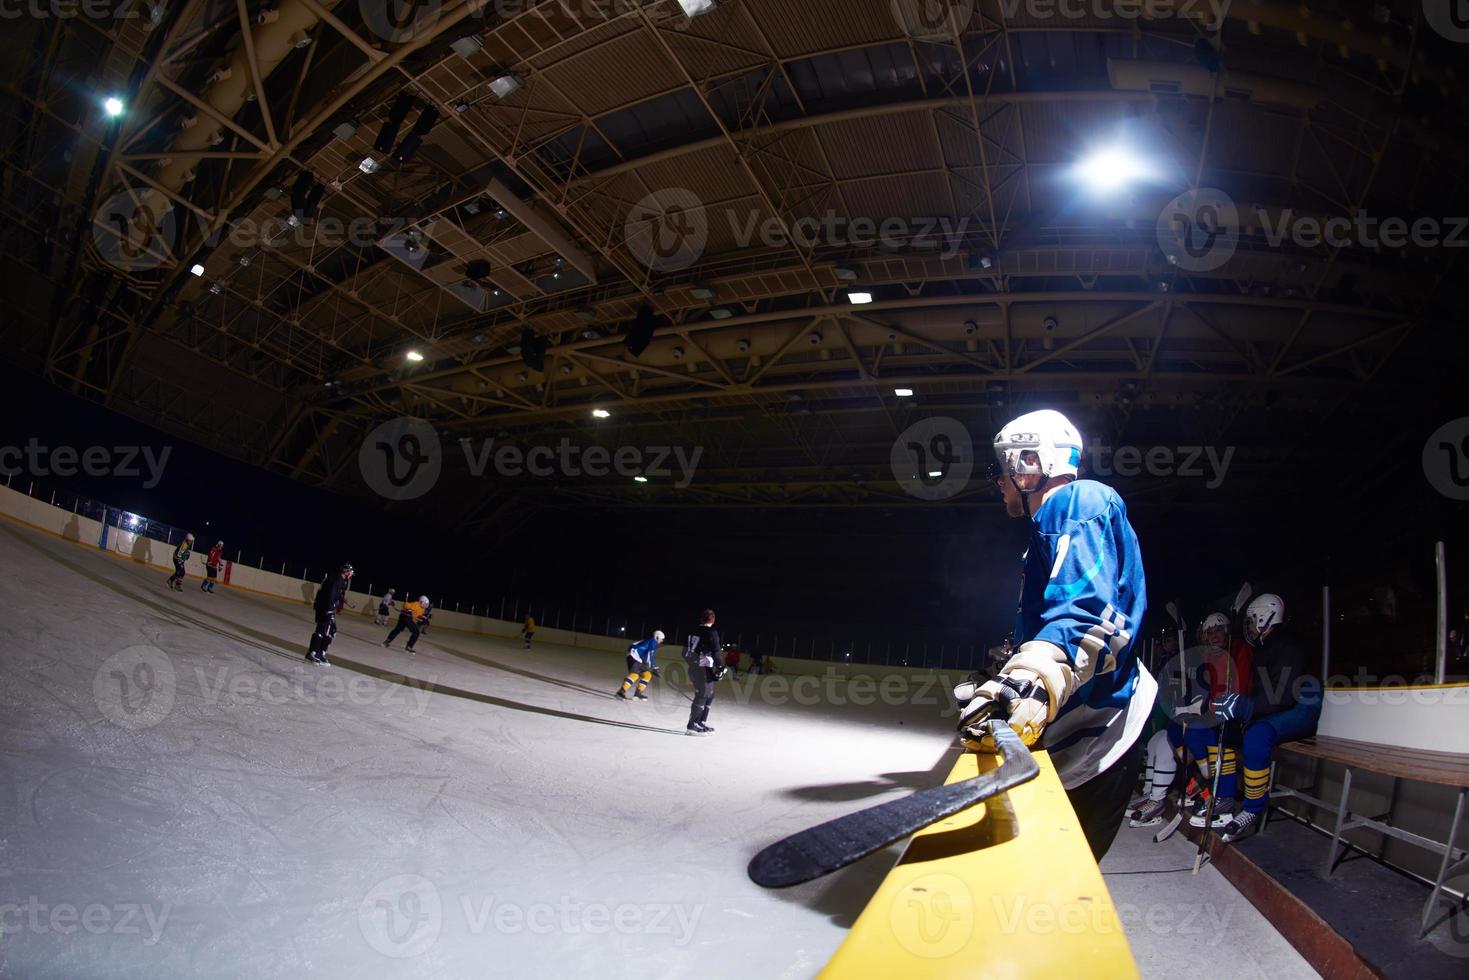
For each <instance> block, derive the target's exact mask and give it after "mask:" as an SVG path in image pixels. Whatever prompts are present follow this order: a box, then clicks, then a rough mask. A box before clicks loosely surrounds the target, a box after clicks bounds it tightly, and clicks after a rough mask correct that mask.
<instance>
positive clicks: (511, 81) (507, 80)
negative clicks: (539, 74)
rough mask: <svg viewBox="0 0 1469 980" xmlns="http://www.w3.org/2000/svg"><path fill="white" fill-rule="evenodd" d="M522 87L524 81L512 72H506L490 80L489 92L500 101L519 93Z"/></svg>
mask: <svg viewBox="0 0 1469 980" xmlns="http://www.w3.org/2000/svg"><path fill="white" fill-rule="evenodd" d="M524 87H525V79H523V78H521V77H520V76H519V75H517V74H515V72H513V71H507V72H506V73H505V74H503V75H499V76H497V77H495V78H492V79H490V91H491V92H494V93H495V95H496V96H497V97H499V98H502V99H508V98H510V96H512V95H514V94H515V93H516V92H519V91H520V90H521V89H522V88H524Z"/></svg>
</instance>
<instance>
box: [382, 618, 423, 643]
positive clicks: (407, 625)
mask: <svg viewBox="0 0 1469 980" xmlns="http://www.w3.org/2000/svg"><path fill="white" fill-rule="evenodd" d="M404 630H408V632H409V633H411V634H412V635H411V636H409V637H408V647H407V649H409V650H412V649H413V644H415V643H417V642H418V624H417V623H415V622H414V621H413V616H412V614H410V613H406V612H405V613H399V614H398V625H397V626H394V627H393V632H391V633H389V634H388V638H387V639H386V640H384V641H383V642H385V643H392V642H393V641H394V640H396V639H397V638H398V634H399V633H401V632H403V631H404Z"/></svg>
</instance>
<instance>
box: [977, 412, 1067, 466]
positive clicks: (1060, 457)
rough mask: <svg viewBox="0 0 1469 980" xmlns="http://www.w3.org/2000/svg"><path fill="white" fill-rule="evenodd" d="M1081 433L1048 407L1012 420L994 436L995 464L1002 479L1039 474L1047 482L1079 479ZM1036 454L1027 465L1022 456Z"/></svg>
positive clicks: (1062, 416) (1065, 418)
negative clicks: (1071, 477)
mask: <svg viewBox="0 0 1469 980" xmlns="http://www.w3.org/2000/svg"><path fill="white" fill-rule="evenodd" d="M1081 448H1082V445H1081V433H1080V432H1078V431H1077V429H1076V426H1074V425H1072V424H1071V420H1070V419H1068V418H1067V417H1066V416H1064V415H1062V414H1061V413H1060V412H1057V411H1054V410H1052V409H1049V408H1046V409H1042V410H1041V411H1039V412H1027V413H1026V414H1024V415H1022V416H1020V417H1019V418H1017V419H1012V420H1011V421H1010V422H1009V423H1008V424H1006V426H1005V427H1004V428H1003V429H1001V430H1000V432H999V434H998V435H996V436H995V461H996V462H997V463H999V465H1000V473H1001V475H1002V476H1009V477H1016V476H1019V475H1021V474H1022V473H1039V474H1041V475H1042V476H1044V477H1045V478H1046V479H1048V480H1049V479H1051V478H1053V477H1058V476H1076V475H1077V471H1078V470H1079V469H1080V468H1081ZM1027 452H1033V453H1035V454H1036V457H1037V462H1036V463H1026V462H1024V461H1023V460H1022V458H1021V457H1022V456H1023V454H1025V453H1027Z"/></svg>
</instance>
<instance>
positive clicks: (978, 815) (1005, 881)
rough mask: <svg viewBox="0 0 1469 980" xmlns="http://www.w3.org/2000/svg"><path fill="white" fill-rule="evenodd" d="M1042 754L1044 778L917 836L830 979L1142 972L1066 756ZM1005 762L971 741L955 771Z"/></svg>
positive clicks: (1096, 976)
mask: <svg viewBox="0 0 1469 980" xmlns="http://www.w3.org/2000/svg"><path fill="white" fill-rule="evenodd" d="M1034 755H1035V759H1036V761H1037V762H1038V763H1039V764H1040V769H1041V772H1040V775H1039V776H1037V777H1036V778H1035V779H1033V780H1031V781H1030V782H1028V783H1025V784H1024V785H1022V786H1018V787H1016V788H1015V789H1013V790H1011V791H1009V792H1008V793H1006V794H1004V795H1002V796H999V797H997V798H995V799H993V800H990V801H988V802H987V803H983V804H981V805H979V806H975V807H971V808H970V809H969V810H966V811H964V812H963V813H960V814H957V815H956V816H954V817H951V818H949V819H947V820H943V821H941V822H939V823H937V824H934V825H933V826H932V827H929V828H927V829H926V830H924V831H922V832H920V833H919V834H917V835H915V836H914V838H913V840H912V841H911V842H910V843H909V844H908V847H907V849H906V850H905V851H904V853H903V857H902V859H901V860H900V861H899V862H898V864H897V866H896V867H894V868H893V870H892V871H891V872H890V873H889V874H888V876H887V878H886V879H884V881H883V883H882V886H881V887H880V888H879V889H878V891H877V893H876V894H875V895H873V897H872V901H870V902H869V903H868V904H867V907H866V908H865V909H864V910H863V912H862V914H861V916H860V917H859V918H858V920H857V922H856V923H855V924H854V925H853V927H852V931H851V934H850V935H849V936H848V937H847V939H846V941H845V942H843V943H842V945H841V947H840V948H839V949H838V950H837V952H836V955H835V956H833V957H832V959H831V962H830V963H829V964H828V965H827V967H826V969H825V971H823V973H822V974H821V976H822V977H823V978H827V980H835V978H843V980H846V978H886V977H905V978H921V977H923V978H926V977H933V978H938V977H955V978H957V977H971V978H972V977H979V976H982V977H985V978H986V980H1006V978H1020V977H1026V978H1042V977H1043V978H1046V980H1055V978H1056V977H1065V976H1069V975H1074V974H1075V972H1076V970H1077V966H1078V964H1085V967H1084V975H1085V976H1086V977H1088V978H1089V980H1110V978H1119V980H1120V978H1132V977H1137V976H1138V970H1137V965H1136V963H1135V962H1134V960H1133V956H1132V951H1131V949H1130V948H1129V946H1128V943H1127V935H1126V932H1125V929H1124V926H1123V924H1122V922H1121V921H1120V919H1119V917H1118V914H1117V909H1116V907H1115V906H1114V905H1113V903H1112V898H1111V896H1110V895H1109V894H1108V892H1107V886H1106V884H1105V882H1104V881H1103V880H1102V874H1101V872H1100V871H1099V870H1098V869H1097V863H1096V861H1095V860H1094V859H1093V858H1092V854H1091V849H1090V848H1089V847H1088V846H1087V843H1086V838H1085V837H1084V836H1083V834H1082V830H1081V825H1080V824H1079V823H1078V822H1077V819H1076V814H1075V813H1074V812H1073V811H1072V809H1071V804H1070V802H1069V801H1068V800H1067V798H1066V792H1065V790H1064V789H1062V787H1061V782H1060V780H1059V779H1058V778H1057V776H1056V770H1055V767H1054V766H1052V764H1051V760H1050V757H1049V756H1048V755H1047V753H1045V752H1036V753H1034ZM996 765H997V760H996V758H995V757H994V756H992V755H979V754H976V753H972V752H966V753H964V754H963V755H961V756H960V757H959V760H958V761H957V762H956V763H955V765H954V768H953V770H952V771H951V772H950V773H949V776H948V779H947V780H946V781H947V782H950V783H952V782H956V781H958V780H961V779H970V778H972V777H974V776H976V775H979V774H980V773H982V772H987V771H989V770H991V769H993V768H995V766H996Z"/></svg>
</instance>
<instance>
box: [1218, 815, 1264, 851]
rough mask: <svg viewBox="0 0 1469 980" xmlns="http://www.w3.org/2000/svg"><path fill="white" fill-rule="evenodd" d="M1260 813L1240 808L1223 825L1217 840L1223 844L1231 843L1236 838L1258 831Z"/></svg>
mask: <svg viewBox="0 0 1469 980" xmlns="http://www.w3.org/2000/svg"><path fill="white" fill-rule="evenodd" d="M1260 818H1261V814H1258V813H1251V812H1250V811H1249V810H1241V811H1240V812H1239V813H1236V814H1235V815H1234V819H1233V820H1231V821H1229V823H1228V824H1226V825H1225V827H1224V829H1223V830H1222V831H1220V833H1219V840H1220V841H1221V842H1222V843H1225V844H1233V843H1234V842H1235V841H1237V840H1241V839H1243V838H1245V837H1249V836H1250V835H1251V834H1257V833H1259V832H1260V824H1261V822H1262V821H1261V819H1260Z"/></svg>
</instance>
